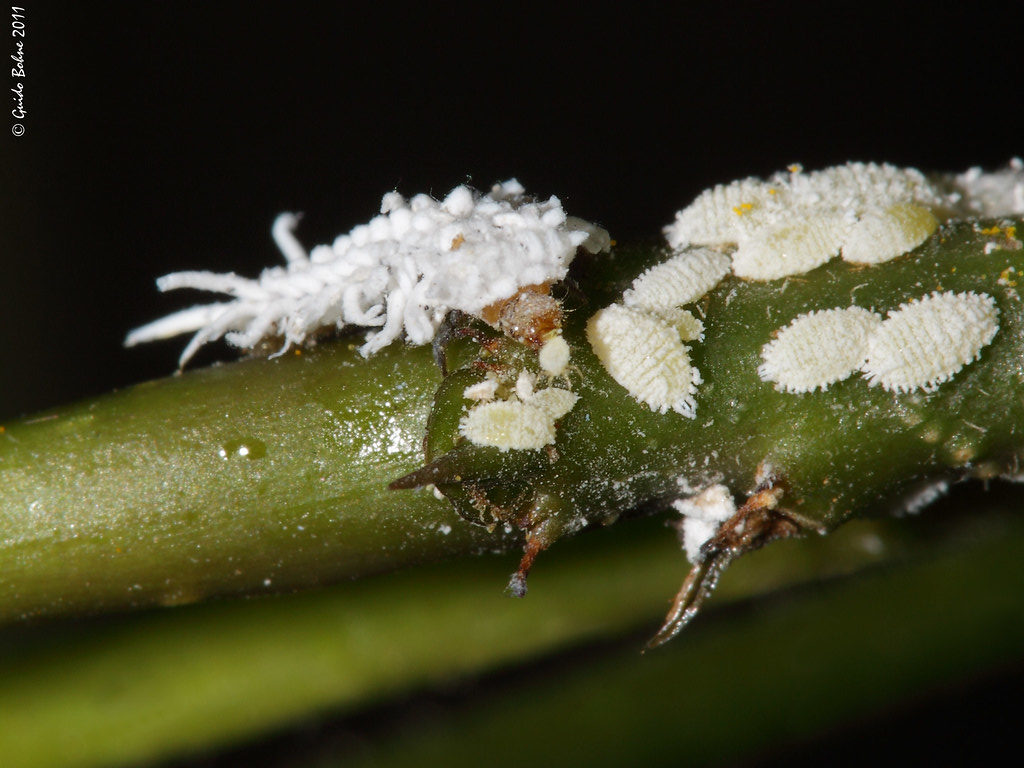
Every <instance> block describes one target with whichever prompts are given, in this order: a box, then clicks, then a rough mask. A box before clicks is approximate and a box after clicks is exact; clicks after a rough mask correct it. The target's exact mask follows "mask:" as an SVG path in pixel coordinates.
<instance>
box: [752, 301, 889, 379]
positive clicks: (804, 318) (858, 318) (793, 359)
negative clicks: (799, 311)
mask: <svg viewBox="0 0 1024 768" xmlns="http://www.w3.org/2000/svg"><path fill="white" fill-rule="evenodd" d="M881 324H882V318H881V317H880V316H878V315H876V314H875V313H874V312H871V311H869V310H867V309H862V308H861V307H846V308H843V309H826V310H817V311H815V312H809V313H807V314H803V315H800V316H799V317H797V318H796V319H795V320H793V322H791V323H790V324H789V325H787V326H786V327H785V328H783V329H781V330H780V331H779V332H778V335H777V336H776V337H775V338H774V339H773V340H772V341H770V342H768V343H767V344H765V345H764V347H763V348H762V349H761V359H762V360H763V362H762V363H761V365H760V366H759V367H758V369H757V373H758V375H759V376H760V377H761V379H762V380H764V381H771V382H774V383H775V388H776V389H779V390H781V391H783V392H812V391H814V390H815V389H821V390H826V389H828V387H829V385H830V384H834V383H835V382H837V381H841V380H843V379H845V378H846V377H847V376H850V375H851V374H853V373H854V372H855V371H856V370H857V369H858V368H860V367H861V365H862V364H863V363H864V360H865V359H866V358H867V356H868V338H869V337H870V335H871V333H872V332H873V331H875V330H876V329H877V328H878V327H879V326H880V325H881Z"/></svg>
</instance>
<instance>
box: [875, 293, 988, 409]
mask: <svg viewBox="0 0 1024 768" xmlns="http://www.w3.org/2000/svg"><path fill="white" fill-rule="evenodd" d="M998 330H999V309H998V308H997V307H996V302H995V299H993V298H992V297H991V296H989V295H988V294H985V293H981V294H978V293H974V292H967V293H952V292H949V291H946V292H943V293H940V292H938V291H936V292H934V293H932V294H931V295H929V296H925V297H923V298H921V299H915V300H914V301H910V302H908V303H906V304H901V305H900V307H899V309H897V310H895V311H892V312H889V316H888V317H887V318H886V320H885V322H884V323H882V324H881V325H880V326H879V327H878V329H877V330H876V331H875V332H874V333H873V334H872V335H871V338H870V339H869V341H868V354H867V361H866V362H865V363H864V366H863V371H864V375H865V376H867V378H868V381H869V382H870V383H871V384H872V385H875V384H881V385H882V386H883V387H884V388H885V389H887V390H890V391H895V392H910V391H912V390H915V389H923V390H924V391H926V392H929V391H931V390H933V389H935V388H936V387H937V386H938V385H939V384H942V383H943V382H945V381H948V380H949V379H950V378H952V377H953V376H954V375H955V374H956V373H957V372H959V371H960V369H961V368H963V367H964V366H965V365H967V364H968V363H971V362H973V361H974V360H977V358H978V355H979V354H980V353H981V350H982V349H984V348H985V347H986V346H988V344H989V343H990V342H991V341H992V339H993V338H994V337H995V335H996V332H997V331H998Z"/></svg>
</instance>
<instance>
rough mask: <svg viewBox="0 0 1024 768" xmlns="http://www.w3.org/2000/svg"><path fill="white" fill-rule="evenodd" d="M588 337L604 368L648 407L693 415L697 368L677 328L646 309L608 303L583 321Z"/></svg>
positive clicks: (694, 413)
mask: <svg viewBox="0 0 1024 768" xmlns="http://www.w3.org/2000/svg"><path fill="white" fill-rule="evenodd" d="M587 339H588V340H589V341H590V345H591V346H592V347H593V349H594V353H595V354H596V355H597V357H598V359H599V360H600V361H601V363H602V365H604V367H605V370H607V371H608V373H609V374H610V375H611V377H612V378H613V379H615V381H616V382H618V383H619V384H620V385H622V386H623V387H625V389H626V390H627V391H628V392H629V394H630V395H632V396H633V398H634V399H636V400H639V401H640V402H643V403H646V404H647V405H649V406H650V407H651V409H652V410H655V411H658V412H659V413H665V412H666V411H668V410H669V409H672V410H673V411H675V412H676V413H679V414H682V415H683V416H686V417H687V418H691V419H692V418H694V417H695V416H696V412H697V403H696V401H695V400H694V396H695V395H696V392H697V384H699V383H700V380H701V379H700V372H699V371H698V370H697V369H696V368H694V367H693V365H691V363H690V355H689V349H688V348H687V347H686V345H685V344H683V341H682V339H681V338H680V337H679V332H678V330H677V329H676V328H675V327H673V326H671V325H669V324H668V323H666V322H665V321H664V320H662V319H661V318H659V317H657V316H655V315H652V314H648V313H646V312H643V311H640V310H636V309H632V308H630V307H624V306H622V305H621V304H612V305H611V306H608V307H605V308H604V309H602V310H601V311H599V312H597V314H595V315H594V316H593V317H592V318H590V320H589V321H588V323H587Z"/></svg>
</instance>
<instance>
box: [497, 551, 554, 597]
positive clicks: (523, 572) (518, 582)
mask: <svg viewBox="0 0 1024 768" xmlns="http://www.w3.org/2000/svg"><path fill="white" fill-rule="evenodd" d="M545 547H546V545H545V544H544V543H542V542H541V540H540V538H539V537H537V536H529V537H527V539H526V547H525V548H524V550H525V551H524V552H523V558H522V560H520V561H519V568H518V569H517V570H516V572H515V573H513V574H512V578H510V579H509V580H508V586H507V587H506V588H505V591H506V592H507V593H508V595H509V596H510V597H526V577H527V576H528V575H529V573H530V569H531V568H532V567H533V561H534V560H536V559H537V555H539V554H540V553H541V552H542V551H544V549H545Z"/></svg>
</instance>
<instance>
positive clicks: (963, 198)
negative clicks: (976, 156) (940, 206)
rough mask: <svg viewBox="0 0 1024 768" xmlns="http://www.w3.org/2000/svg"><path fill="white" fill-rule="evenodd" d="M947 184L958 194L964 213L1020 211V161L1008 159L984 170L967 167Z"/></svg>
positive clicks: (1023, 195)
mask: <svg viewBox="0 0 1024 768" xmlns="http://www.w3.org/2000/svg"><path fill="white" fill-rule="evenodd" d="M951 186H952V188H953V189H954V190H955V193H956V194H957V195H958V196H959V200H958V203H959V205H958V208H959V209H960V211H961V213H962V214H963V215H964V216H978V217H984V218H990V217H991V218H995V217H998V216H1020V215H1021V214H1024V161H1022V160H1021V159H1020V158H1019V157H1015V158H1013V159H1012V160H1010V162H1009V164H1008V165H1007V166H1006V168H1003V169H1002V170H999V171H993V172H991V173H985V172H984V171H983V170H982V169H981V168H971V169H970V170H968V171H966V172H965V173H961V174H960V175H959V176H956V177H954V178H953V179H952V180H951Z"/></svg>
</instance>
